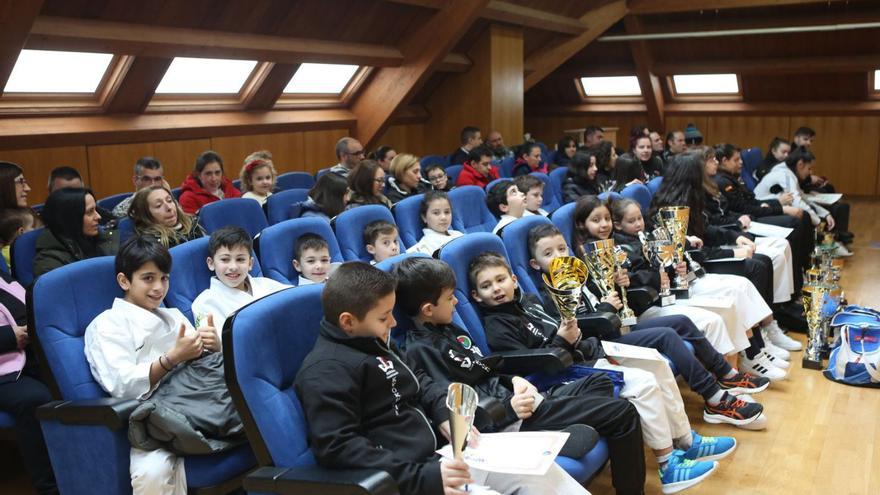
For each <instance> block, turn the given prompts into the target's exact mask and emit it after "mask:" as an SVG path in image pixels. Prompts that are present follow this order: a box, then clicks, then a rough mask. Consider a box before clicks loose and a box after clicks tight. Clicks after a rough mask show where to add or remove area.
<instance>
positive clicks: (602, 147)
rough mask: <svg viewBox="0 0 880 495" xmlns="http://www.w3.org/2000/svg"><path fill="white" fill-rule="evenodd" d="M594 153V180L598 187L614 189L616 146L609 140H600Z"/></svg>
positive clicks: (607, 189)
mask: <svg viewBox="0 0 880 495" xmlns="http://www.w3.org/2000/svg"><path fill="white" fill-rule="evenodd" d="M595 153H596V168H598V169H599V171H598V172H596V182H597V183H598V184H599V189H601V190H603V191H610V190H611V189H614V184H615V182H614V167H615V166H616V165H617V148H615V147H614V145H613V144H611V141H602V142H601V143H599V145H598V146H596V148H595Z"/></svg>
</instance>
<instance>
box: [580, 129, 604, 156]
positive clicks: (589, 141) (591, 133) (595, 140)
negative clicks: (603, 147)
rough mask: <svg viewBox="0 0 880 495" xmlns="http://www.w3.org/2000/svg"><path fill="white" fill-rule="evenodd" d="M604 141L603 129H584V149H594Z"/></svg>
mask: <svg viewBox="0 0 880 495" xmlns="http://www.w3.org/2000/svg"><path fill="white" fill-rule="evenodd" d="M604 140H605V129H602V128H601V127H599V126H597V125H591V126H587V128H586V129H584V148H587V149H589V150H592V149H596V148H597V147H598V146H599V145H600V144H601V143H602V141H604Z"/></svg>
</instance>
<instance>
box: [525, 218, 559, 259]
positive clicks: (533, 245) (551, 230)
mask: <svg viewBox="0 0 880 495" xmlns="http://www.w3.org/2000/svg"><path fill="white" fill-rule="evenodd" d="M558 235H562V232H561V231H560V230H559V229H558V228H556V226H555V225H553V224H552V223H542V224H540V225H536V226H534V227H532V228H531V229H529V239H528V243H529V255H530V256H531V257H532V258H534V257H535V250H536V249H537V248H538V241H540V240H541V239H546V238H548V237H556V236H558Z"/></svg>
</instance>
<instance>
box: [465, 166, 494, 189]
mask: <svg viewBox="0 0 880 495" xmlns="http://www.w3.org/2000/svg"><path fill="white" fill-rule="evenodd" d="M497 178H498V167H496V166H494V165H492V166H491V167H490V168H489V176H488V177H486V176H485V175H483V174H481V173H479V172H477V169H475V168H474V167H471V164H470V163H465V164H464V167H462V169H461V173H459V174H458V180H457V181H455V185H456V186H480V187H481V188H485V187H486V186H487V185H488V184H489V183H490V182H492V181H493V180H495V179H497Z"/></svg>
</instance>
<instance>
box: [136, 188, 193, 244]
mask: <svg viewBox="0 0 880 495" xmlns="http://www.w3.org/2000/svg"><path fill="white" fill-rule="evenodd" d="M128 216H129V218H131V219H132V221H133V222H134V230H135V233H137V234H138V235H142V236H148V237H152V238H154V239H156V240H157V241H158V242H159V243H160V244H162V245H163V246H165V247H167V248H172V247H174V246H177V245H178V244H183V243H184V242H186V241H191V240H193V239H198V238H199V237H203V236H204V235H205V229H203V228H202V226H201V225H199V223H198V221H197V219H196V218H195V217H193V216H190V215H188V214H186V213H184V211H183V209H182V208H181V207H180V204H179V203H178V202H177V200H175V199H174V195H173V194H171V191H169V190H168V189H167V188H166V187H164V186H150V187H145V188H143V189H141V190H140V191H138V192H137V193H136V194H135V195H134V199H133V200H132V201H131V208H130V209H129V210H128Z"/></svg>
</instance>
